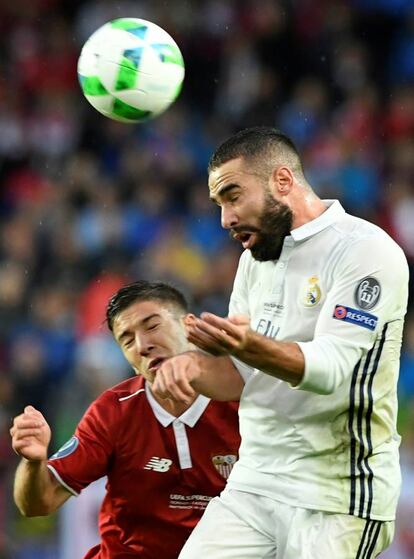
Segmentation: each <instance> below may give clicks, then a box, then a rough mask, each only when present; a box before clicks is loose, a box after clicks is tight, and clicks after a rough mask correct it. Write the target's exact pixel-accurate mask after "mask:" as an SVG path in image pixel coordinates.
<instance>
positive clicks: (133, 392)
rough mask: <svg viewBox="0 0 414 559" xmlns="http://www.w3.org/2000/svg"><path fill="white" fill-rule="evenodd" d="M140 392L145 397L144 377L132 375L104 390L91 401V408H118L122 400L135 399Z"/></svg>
mask: <svg viewBox="0 0 414 559" xmlns="http://www.w3.org/2000/svg"><path fill="white" fill-rule="evenodd" d="M140 394H143V395H144V397H145V379H144V378H143V377H141V376H136V377H132V378H129V379H127V380H124V381H122V382H120V383H119V384H116V385H115V386H112V387H111V388H108V389H107V390H105V392H103V393H102V394H101V395H100V396H99V397H98V398H97V399H96V400H95V401H94V402H93V404H92V405H91V408H96V409H104V410H109V409H118V408H119V407H120V404H121V403H122V402H126V401H130V400H136V398H135V396H138V395H140ZM145 399H146V398H145Z"/></svg>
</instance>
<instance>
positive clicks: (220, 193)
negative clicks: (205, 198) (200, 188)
mask: <svg viewBox="0 0 414 559" xmlns="http://www.w3.org/2000/svg"><path fill="white" fill-rule="evenodd" d="M235 188H240V185H239V184H237V183H235V182H231V183H230V184H226V186H223V188H221V189H220V190H219V191H218V192H217V194H216V195H214V196H210V200H211V201H212V202H216V200H217V199H218V198H219V197H220V198H223V196H225V195H226V194H228V193H229V192H230V191H231V190H234V189H235Z"/></svg>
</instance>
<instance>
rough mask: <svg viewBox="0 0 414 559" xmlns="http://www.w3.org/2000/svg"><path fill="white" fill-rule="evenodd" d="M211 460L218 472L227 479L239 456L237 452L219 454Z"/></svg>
mask: <svg viewBox="0 0 414 559" xmlns="http://www.w3.org/2000/svg"><path fill="white" fill-rule="evenodd" d="M211 461H212V462H213V465H214V467H215V468H216V470H217V471H218V473H219V474H220V475H221V476H223V477H224V479H227V478H228V477H229V475H230V472H231V471H232V469H233V466H234V464H235V463H236V461H237V456H236V455H235V454H217V455H216V456H213V457H212V458H211Z"/></svg>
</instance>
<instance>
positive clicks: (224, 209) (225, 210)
mask: <svg viewBox="0 0 414 559" xmlns="http://www.w3.org/2000/svg"><path fill="white" fill-rule="evenodd" d="M237 223H238V218H237V215H236V214H235V213H234V210H233V208H232V207H231V206H228V205H226V204H223V205H222V206H221V226H222V227H223V229H231V228H232V227H235V226H236V225H237Z"/></svg>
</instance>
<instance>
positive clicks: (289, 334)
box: [228, 201, 408, 520]
mask: <svg viewBox="0 0 414 559" xmlns="http://www.w3.org/2000/svg"><path fill="white" fill-rule="evenodd" d="M326 204H327V210H326V211H325V212H324V213H323V214H322V215H321V216H320V217H318V218H317V219H314V220H312V221H311V222H309V223H306V224H305V225H303V226H301V227H299V228H297V229H295V230H293V231H292V232H291V235H290V236H289V237H287V238H286V239H285V242H284V245H283V250H282V253H281V255H280V258H279V260H277V261H269V262H257V261H255V260H254V259H253V257H252V256H251V254H250V251H245V252H244V253H243V254H242V256H241V259H240V263H239V268H238V271H237V275H236V278H235V284H234V290H233V293H232V296H231V301H230V315H234V314H247V315H249V316H250V319H251V326H252V328H253V329H254V330H256V331H257V332H258V333H261V334H263V335H265V336H269V337H271V338H274V339H275V340H281V341H294V342H298V343H299V346H300V348H301V350H302V351H303V354H304V357H305V374H304V377H303V380H302V382H301V384H300V385H299V386H297V387H295V388H293V387H291V386H290V385H289V384H288V383H286V382H283V381H281V380H278V379H276V378H274V377H272V376H270V375H267V374H265V373H263V372H261V371H257V370H253V369H252V368H250V367H248V366H247V365H245V364H243V363H241V362H240V361H238V360H234V361H235V364H236V366H237V367H238V368H239V370H240V373H241V374H242V376H243V377H244V378H245V380H246V384H245V388H244V390H243V394H242V397H241V402H240V409H239V415H240V430H241V435H242V444H241V447H240V459H239V461H238V463H237V464H236V465H235V467H234V468H233V471H232V473H231V475H230V478H229V480H228V486H229V487H230V488H234V489H239V490H242V491H248V492H254V493H258V494H261V495H265V496H268V497H270V498H274V499H277V500H279V501H283V502H285V503H287V504H291V505H295V506H300V507H304V508H311V509H316V510H321V511H330V512H334V513H345V514H351V515H356V516H359V517H362V518H372V519H375V520H392V519H394V516H395V509H396V504H397V500H398V495H399V489H400V471H399V458H398V447H399V444H400V437H399V435H398V433H397V431H396V416H397V394H396V386H397V378H398V368H399V355H400V347H401V339H402V329H403V321H404V315H405V313H406V307H407V297H408V266H407V262H406V259H405V256H404V254H403V252H402V250H401V249H400V248H399V246H398V245H397V244H396V243H395V242H394V241H393V240H392V239H391V238H390V237H389V236H388V235H387V234H386V233H385V232H384V231H383V230H382V229H380V228H379V227H377V226H375V225H373V224H371V223H369V222H367V221H364V220H362V219H359V218H356V217H353V216H351V215H348V214H346V213H345V211H344V210H343V208H342V207H341V205H340V204H339V202H337V201H326Z"/></svg>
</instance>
